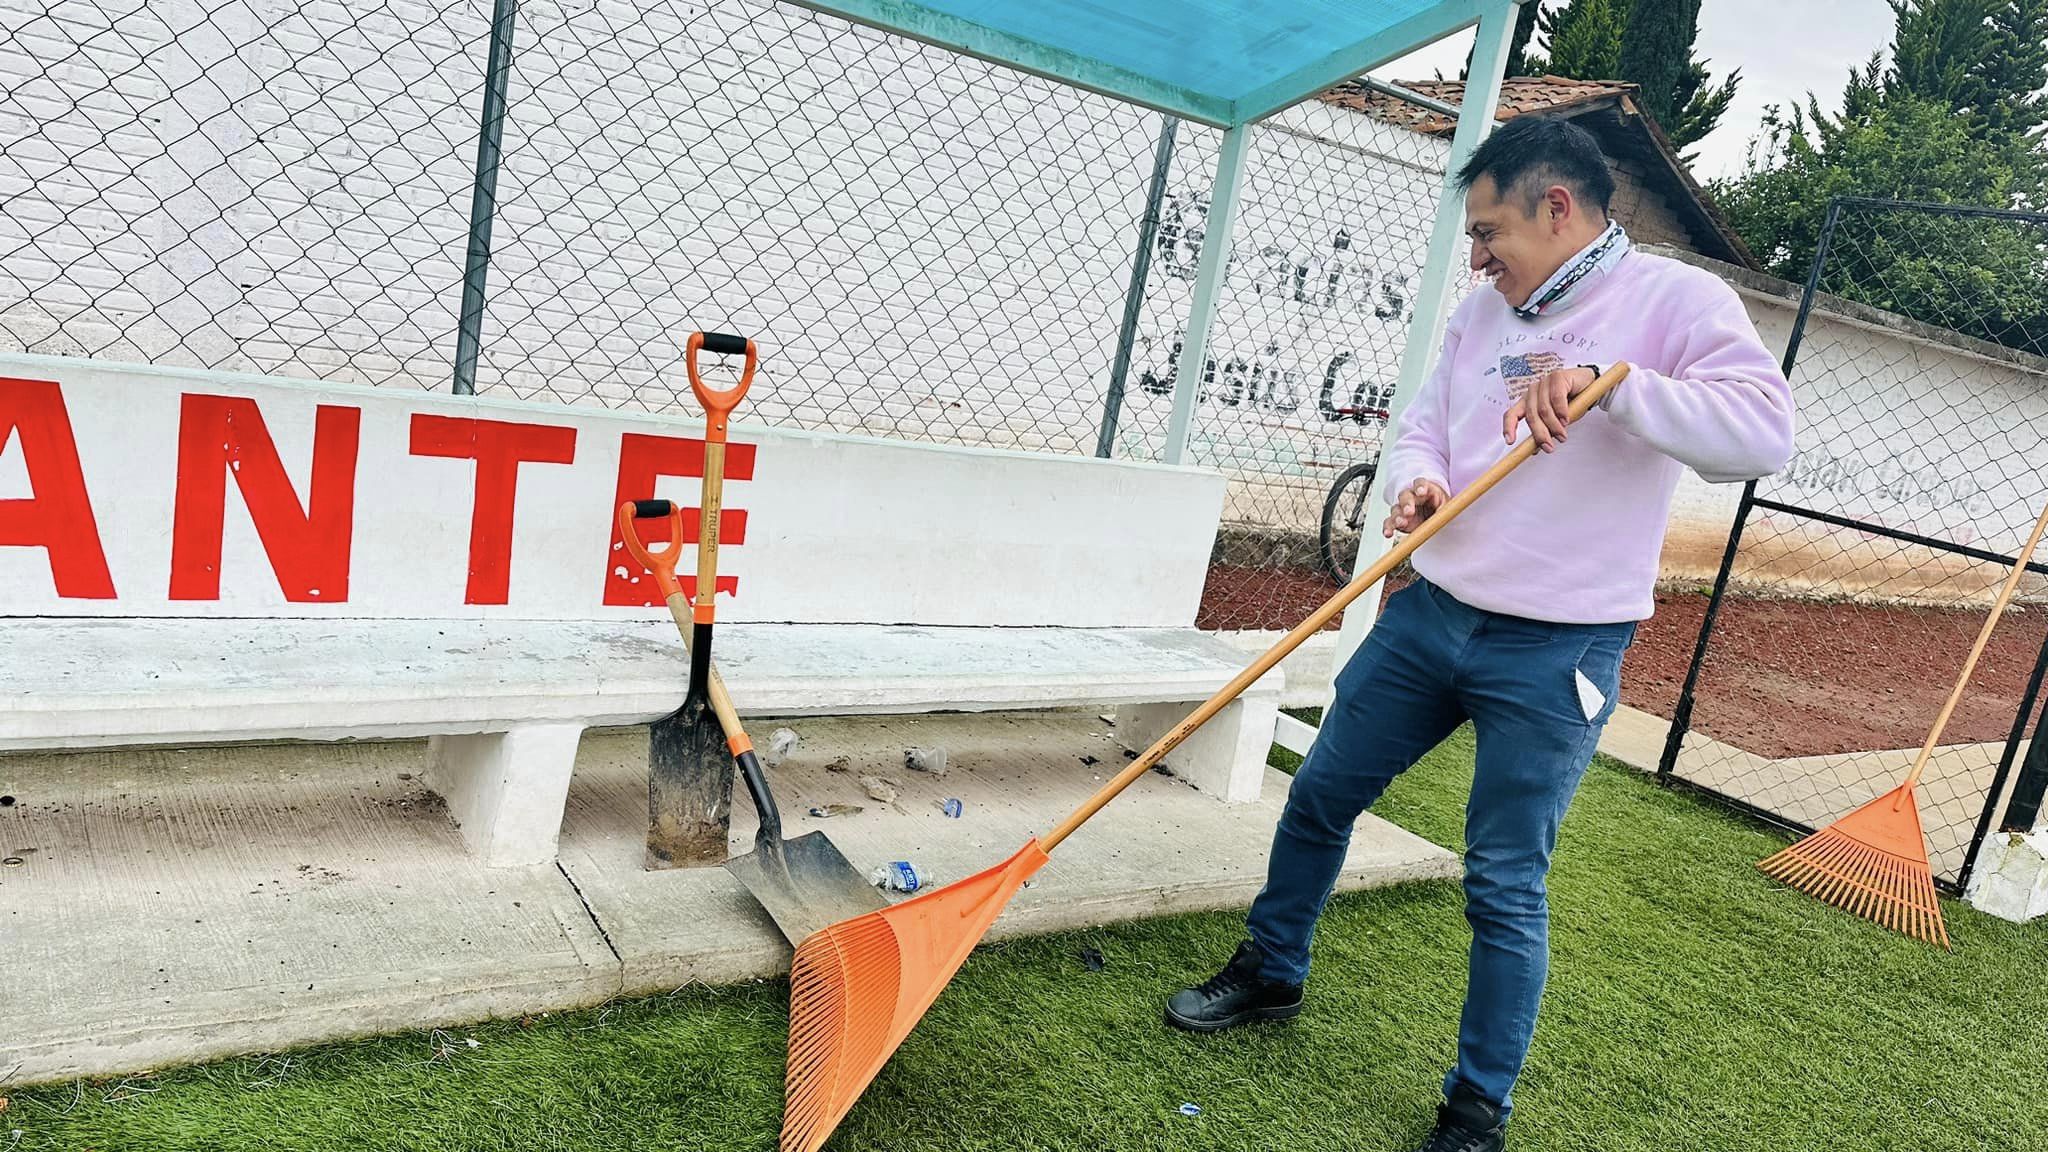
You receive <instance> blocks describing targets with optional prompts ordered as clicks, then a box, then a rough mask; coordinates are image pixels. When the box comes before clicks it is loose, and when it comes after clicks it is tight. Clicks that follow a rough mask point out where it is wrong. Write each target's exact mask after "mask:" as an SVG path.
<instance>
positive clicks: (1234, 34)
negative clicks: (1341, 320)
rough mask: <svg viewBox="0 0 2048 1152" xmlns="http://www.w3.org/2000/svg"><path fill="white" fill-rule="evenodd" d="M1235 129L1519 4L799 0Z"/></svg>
mask: <svg viewBox="0 0 2048 1152" xmlns="http://www.w3.org/2000/svg"><path fill="white" fill-rule="evenodd" d="M793 2H795V3H799V4H802V5H803V6H804V7H806V8H813V9H816V10H818V11H820V12H829V13H832V14H833V15H836V16H843V17H845V18H846V19H849V20H854V21H858V22H860V23H862V24H869V25H873V26H874V27H877V28H883V29H887V30H889V31H892V32H898V33H901V34H903V35H905V36H911V37H914V38H916V39H919V40H923V41H926V42H928V43H932V44H937V45H939V46H941V47H944V48H950V49H952V50H954V51H956V52H964V53H967V54H969V55H973V56H979V57H982V58H983V59H986V60H993V61H996V62H997V63H1001V64H1007V65H1009V66H1011V67H1014V68H1019V69H1022V70H1024V71H1026V72H1032V73H1036V74H1038V75H1040V76H1046V77H1050V78H1052V79H1054V80H1059V81H1061V82H1063V83H1067V84H1072V85H1074V86H1076V87H1080V88H1087V89H1090V90H1092V91H1096V92H1103V93H1106V94H1108V95H1111V96H1116V97H1120V98H1122V99H1125V100H1129V101H1132V102H1133V103H1137V104H1143V105H1146V106H1148V107H1152V108H1157V109H1159V110H1161V111H1164V112H1171V113H1174V114H1175V115H1178V116H1182V117H1185V118H1187V119H1190V120H1196V121H1200V122H1202V123H1207V124H1214V125H1216V126H1218V127H1223V128H1229V127H1234V126H1236V125H1238V124H1243V123H1247V122H1249V121H1252V120H1257V119H1259V118H1260V117H1263V116H1267V115H1271V114H1272V113H1274V112H1277V111H1279V110H1280V109H1282V108H1285V107H1287V106H1288V105H1290V104H1293V103H1296V102H1297V101H1300V100H1304V99H1306V98H1308V97H1309V96H1312V95H1314V94H1316V93H1317V92H1320V91H1322V90H1323V89H1325V88H1328V87H1330V86H1331V85H1333V84H1336V83H1339V82H1341V81H1344V80H1348V79H1350V78H1352V77H1354V76H1357V75H1358V74H1360V73H1362V72H1365V71H1368V70H1370V69H1373V68H1377V67H1379V66H1380V65H1382V64H1385V63H1388V62H1389V61H1392V60H1396V59H1398V58H1400V57H1402V56H1405V55H1407V54H1408V53H1410V52H1412V51H1414V50H1415V49H1417V48H1420V47H1422V46H1423V45H1425V44H1429V43H1432V42H1434V41H1436V40H1439V39H1441V38H1443V37H1444V36H1447V35H1449V34H1451V33H1453V32H1456V31H1458V30H1459V29H1461V28H1464V27H1467V26H1468V25H1471V24H1473V23H1474V22H1476V21H1477V20H1478V19H1479V17H1480V16H1482V15H1484V14H1486V13H1488V12H1494V11H1499V12H1507V11H1508V10H1510V9H1511V8H1512V7H1513V5H1514V2H1515V0H793Z"/></svg>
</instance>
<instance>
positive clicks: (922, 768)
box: [903, 748, 946, 776]
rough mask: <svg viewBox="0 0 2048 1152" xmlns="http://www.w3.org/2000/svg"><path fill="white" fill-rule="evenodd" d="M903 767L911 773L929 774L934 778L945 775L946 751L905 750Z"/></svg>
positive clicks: (937, 749) (934, 749)
mask: <svg viewBox="0 0 2048 1152" xmlns="http://www.w3.org/2000/svg"><path fill="white" fill-rule="evenodd" d="M903 766H904V767H905V768H908V769H910V770H911V771H912V772H929V773H931V774H932V775H934V776H944V775H945V774H946V750H945V749H944V748H905V749H904V750H903Z"/></svg>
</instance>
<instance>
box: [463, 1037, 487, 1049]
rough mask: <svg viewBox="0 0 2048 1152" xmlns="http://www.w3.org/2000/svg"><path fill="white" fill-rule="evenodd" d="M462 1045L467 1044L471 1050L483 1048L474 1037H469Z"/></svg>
mask: <svg viewBox="0 0 2048 1152" xmlns="http://www.w3.org/2000/svg"><path fill="white" fill-rule="evenodd" d="M463 1043H465V1044H468V1045H469V1046H470V1047H471V1048H481V1047H483V1046H484V1042H483V1041H481V1040H479V1039H477V1038H476V1037H474V1036H471V1037H469V1038H468V1039H467V1040H465V1041H463Z"/></svg>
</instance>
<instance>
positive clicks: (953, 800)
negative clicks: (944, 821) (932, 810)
mask: <svg viewBox="0 0 2048 1152" xmlns="http://www.w3.org/2000/svg"><path fill="white" fill-rule="evenodd" d="M965 810H966V806H965V805H963V804H961V803H960V799H959V797H957V796H948V797H946V799H945V801H944V802H943V803H941V804H940V805H939V811H941V812H944V813H945V814H946V815H948V816H950V817H952V818H953V819H955V820H958V819H959V818H960V813H961V812H963V811H965Z"/></svg>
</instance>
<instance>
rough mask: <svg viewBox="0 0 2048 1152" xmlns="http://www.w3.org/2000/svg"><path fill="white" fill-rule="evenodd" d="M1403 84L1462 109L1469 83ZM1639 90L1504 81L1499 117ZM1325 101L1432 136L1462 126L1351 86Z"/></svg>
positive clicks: (1545, 79) (1615, 84) (1604, 84)
mask: <svg viewBox="0 0 2048 1152" xmlns="http://www.w3.org/2000/svg"><path fill="white" fill-rule="evenodd" d="M1400 86H1401V87H1403V88H1406V89H1408V90H1409V91H1410V92H1413V93H1415V94H1416V95H1418V96H1428V97H1430V98H1431V99H1434V100H1441V101H1443V102H1444V103H1446V104H1451V105H1456V104H1457V103H1458V102H1459V101H1461V100H1463V99H1464V98H1465V82H1464V81H1462V80H1413V81H1410V80H1404V81H1401V83H1400ZM1635 92H1636V86H1635V85H1634V84H1625V83H1622V82H1621V81H1618V80H1567V79H1564V78H1562V77H1558V76H1511V77H1509V78H1508V79H1506V80H1504V81H1502V82H1501V88H1500V107H1499V111H1498V113H1497V115H1498V116H1499V118H1500V119H1502V120H1509V119H1513V118H1514V117H1516V116H1520V115H1521V114H1523V113H1525V112H1547V111H1552V110H1554V109H1559V108H1570V107H1572V106H1574V105H1577V104H1586V103H1591V102H1592V101H1595V100H1605V99H1607V98H1609V97H1612V96H1633V95H1634V94H1635ZM1322 100H1323V102H1324V103H1327V104H1335V105H1336V106H1338V107H1340V108H1348V109H1350V110H1351V111H1353V112H1363V113H1365V114H1366V115H1368V116H1370V117H1372V118H1373V119H1375V120H1380V121H1383V122H1385V123H1388V124H1394V125H1398V126H1399V127H1402V128H1407V129H1410V130H1411V131H1415V132H1422V133H1426V134H1429V135H1438V134H1442V133H1448V132H1450V131H1451V130H1452V129H1453V128H1455V127H1457V123H1456V122H1455V121H1454V120H1452V119H1451V118H1450V117H1449V116H1445V115H1443V114H1442V113H1439V112H1432V111H1430V110H1429V109H1427V108H1424V107H1422V106H1421V105H1420V104H1411V103H1409V102H1408V101H1406V100H1402V99H1400V98H1399V97H1395V96H1387V95H1383V94H1381V93H1378V92H1374V91H1372V90H1370V89H1367V88H1361V87H1358V86H1356V85H1351V84H1341V85H1338V86H1337V87H1335V88H1332V89H1330V90H1329V91H1328V92H1325V93H1323V95H1322Z"/></svg>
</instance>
